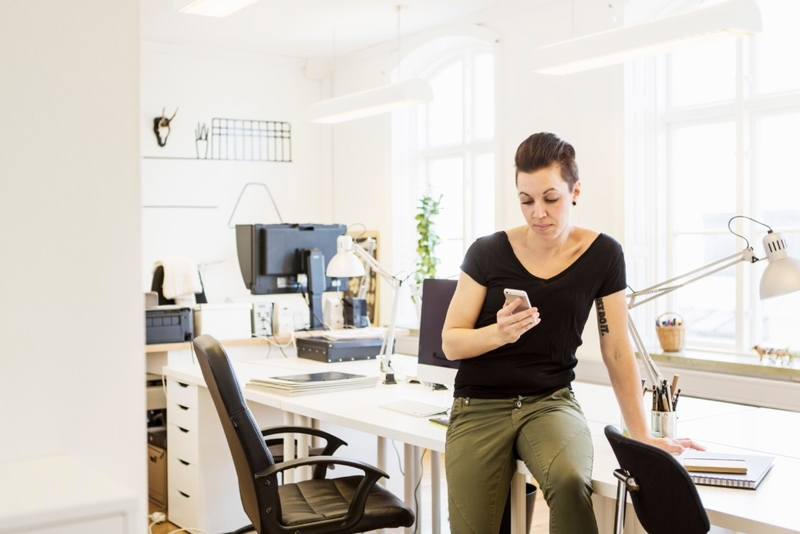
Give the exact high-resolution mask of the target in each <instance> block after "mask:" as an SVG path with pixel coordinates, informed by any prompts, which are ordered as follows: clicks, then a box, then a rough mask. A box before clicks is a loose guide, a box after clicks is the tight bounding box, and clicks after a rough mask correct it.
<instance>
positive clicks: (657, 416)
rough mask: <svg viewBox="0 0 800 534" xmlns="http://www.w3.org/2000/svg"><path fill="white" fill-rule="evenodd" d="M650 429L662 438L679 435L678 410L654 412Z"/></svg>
mask: <svg viewBox="0 0 800 534" xmlns="http://www.w3.org/2000/svg"><path fill="white" fill-rule="evenodd" d="M650 430H651V432H652V434H653V435H654V436H658V437H661V438H677V437H678V412H652V416H651V420H650Z"/></svg>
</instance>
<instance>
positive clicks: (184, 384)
mask: <svg viewBox="0 0 800 534" xmlns="http://www.w3.org/2000/svg"><path fill="white" fill-rule="evenodd" d="M177 384H178V385H179V386H180V387H182V388H188V387H189V384H186V383H185V382H178V383H177ZM187 497H188V495H187Z"/></svg>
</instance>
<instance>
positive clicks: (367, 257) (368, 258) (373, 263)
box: [353, 241, 401, 289]
mask: <svg viewBox="0 0 800 534" xmlns="http://www.w3.org/2000/svg"><path fill="white" fill-rule="evenodd" d="M353 252H355V254H356V256H358V257H359V258H361V260H362V261H364V263H366V264H367V265H369V268H370V269H372V270H373V271H375V272H376V273H378V274H379V275H381V276H382V277H383V278H384V279H385V280H386V281H387V282H388V283H389V284H390V285H391V286H392V287H393V288H394V289H397V288H399V287H400V284H401V281H400V280H399V279H397V278H396V277H395V276H394V275H393V274H391V273H390V272H389V271H387V270H386V269H384V268H383V266H382V265H381V264H380V263H378V260H376V259H375V258H373V257H372V254H370V253H369V252H367V251H366V250H364V248H363V247H362V246H361V245H359V244H358V243H356V242H355V241H353Z"/></svg>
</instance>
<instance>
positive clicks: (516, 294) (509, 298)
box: [503, 288, 531, 313]
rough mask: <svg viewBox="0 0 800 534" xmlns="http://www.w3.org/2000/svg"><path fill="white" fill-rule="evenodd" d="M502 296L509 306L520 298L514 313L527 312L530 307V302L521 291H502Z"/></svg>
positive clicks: (526, 295)
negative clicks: (520, 300)
mask: <svg viewBox="0 0 800 534" xmlns="http://www.w3.org/2000/svg"><path fill="white" fill-rule="evenodd" d="M503 294H504V295H505V296H506V302H508V303H509V304H511V303H512V302H514V301H515V300H516V299H517V298H521V299H522V302H521V303H520V304H519V305H518V306H517V308H516V309H515V310H514V313H517V312H521V311H522V310H527V309H528V308H530V307H531V301H530V300H529V299H528V294H527V293H526V292H524V291H522V290H521V289H508V288H506V289H504V290H503Z"/></svg>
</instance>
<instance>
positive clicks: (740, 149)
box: [625, 36, 800, 355]
mask: <svg viewBox="0 0 800 534" xmlns="http://www.w3.org/2000/svg"><path fill="white" fill-rule="evenodd" d="M757 46H758V37H757V36H756V37H744V38H740V39H738V40H737V42H736V46H735V54H736V56H735V65H736V78H735V98H734V100H732V101H731V100H728V101H720V102H714V103H708V104H700V105H694V106H684V107H675V108H673V107H670V101H671V98H670V91H671V83H672V80H671V75H672V72H671V71H672V69H671V58H670V57H669V56H666V57H665V56H660V57H656V58H650V59H644V60H638V61H635V62H630V63H629V64H627V65H626V67H625V80H626V81H625V91H626V96H625V110H626V129H627V128H630V129H631V131H630V132H629V133H628V135H627V137H626V139H627V142H628V143H632V142H633V140H634V139H635V138H636V137H637V136H643V137H644V138H645V139H646V141H645V143H646V145H647V147H646V150H647V152H648V154H652V155H653V156H654V157H652V158H650V161H649V162H648V163H647V164H646V165H647V169H646V172H645V173H644V174H645V176H646V179H647V181H648V182H647V183H646V184H638V185H637V184H634V183H633V181H634V180H636V179H637V176H638V175H637V174H636V173H634V172H631V171H632V170H634V169H637V170H639V169H641V162H640V161H639V166H638V167H637V166H636V159H637V158H639V159H641V158H642V156H643V155H642V154H639V155H634V154H633V153H634V152H636V149H634V150H630V151H629V150H626V168H627V169H628V172H626V187H631V188H632V189H636V188H638V189H639V190H641V189H642V188H644V189H645V190H646V191H647V192H648V193H647V194H650V195H652V194H654V193H656V192H659V193H663V194H666V197H664V198H666V199H667V202H666V203H665V204H666V205H665V206H664V205H659V203H657V202H655V201H653V199H652V198H651V199H650V200H649V201H648V203H647V206H646V207H642V206H638V207H637V206H632V205H631V204H632V203H631V202H630V201H629V202H627V203H626V206H627V208H626V214H625V218H626V225H625V227H626V245H627V243H628V241H629V238H630V241H631V242H632V243H633V244H634V247H633V248H634V249H635V250H636V249H637V248H638V245H640V244H641V243H642V242H643V241H642V239H641V237H640V236H638V235H637V232H636V230H634V228H636V227H640V226H641V227H644V228H646V230H645V234H646V236H647V239H649V240H650V242H651V243H652V244H651V245H650V246H649V247H647V252H645V253H644V254H643V253H642V251H638V254H636V255H635V257H634V263H635V265H636V266H637V268H641V267H642V266H644V270H645V272H646V275H645V276H644V277H643V276H642V275H641V274H639V275H635V278H636V279H637V281H638V282H640V283H641V282H642V280H643V279H644V278H646V279H647V280H648V281H649V282H650V283H648V284H647V285H652V283H654V282H657V281H660V280H664V279H668V278H671V277H673V276H676V275H680V274H683V273H680V272H676V269H675V266H674V251H675V246H676V242H677V236H678V235H683V234H686V233H687V232H677V231H676V230H675V225H674V220H675V218H676V217H677V211H678V208H679V202H678V199H676V195H675V193H674V189H673V188H674V180H672V173H673V171H674V166H675V159H674V158H675V157H676V155H675V153H674V139H675V132H676V130H677V129H678V128H681V127H686V126H690V125H701V124H709V123H719V122H727V121H731V122H733V124H734V128H735V134H734V135H735V143H736V147H735V158H736V162H735V169H736V171H735V172H736V177H735V186H736V190H737V193H736V203H735V209H736V214H737V215H748V216H750V217H752V218H754V219H756V220H760V221H763V222H764V223H766V224H770V221H766V220H763V218H762V213H761V209H762V207H763V205H762V203H761V196H762V194H763V192H762V191H761V190H760V188H759V187H758V163H759V162H758V157H759V155H760V152H759V140H760V137H759V128H760V125H761V121H762V120H763V119H764V118H765V117H770V116H784V115H792V114H796V113H800V87H798V88H797V89H795V90H791V91H783V92H776V93H758V92H757V79H756V76H755V73H757V72H758V67H759V65H758V64H757V61H758V56H757V53H756V52H757ZM637 76H638V77H642V76H644V80H643V79H641V78H640V79H635V78H636V77H637ZM644 101H646V102H647V105H648V106H649V109H645V108H644V107H643V106H642V102H644ZM642 114H644V115H645V116H646V117H647V118H646V120H642V119H641V116H642ZM629 146H631V145H629ZM770 226H772V228H773V229H774V230H776V231H779V232H781V233H790V234H800V228H780V227H776V226H775V225H772V224H771V225H770ZM732 228H733V230H734V231H735V232H736V233H737V234H739V235H743V236H745V237H746V238H747V239H748V241H749V243H750V246H752V247H753V248H754V250H755V253H756V256H758V257H764V256H765V253H764V251H763V248H762V246H761V238H762V237H763V230H764V228H763V227H761V226H759V225H755V224H752V223H749V222H748V221H746V220H743V219H736V220H735V221H734V223H733V224H732ZM689 233H691V234H694V235H710V234H727V233H728V230H727V228H720V229H719V230H716V229H715V230H714V231H701V230H700V231H692V232H689ZM728 235H730V234H728ZM738 242H741V248H739V249H737V250H741V249H744V247H745V243H744V242H743V241H742V240H739V239H737V243H738ZM626 248H627V246H626ZM734 252H736V250H732V251H731V254H733V253H734ZM647 253H650V254H651V257H650V258H649V259H645V258H644V255H645V254H647ZM796 254H797V252H795V255H796ZM764 263H765V262H764ZM756 265H757V266H758V265H759V264H756ZM629 269H630V267H629ZM732 269H734V270H735V287H736V297H735V299H736V308H735V313H734V315H735V339H734V340H733V344H732V345H731V344H727V346H720V345H718V344H715V343H702V342H698V341H697V340H693V341H692V345H691V346H690V347H688V348H689V349H690V350H691V349H696V350H699V351H707V352H723V353H726V354H731V355H743V354H750V353H751V352H752V351H751V350H750V349H751V347H752V346H753V344H754V343H755V342H757V340H759V339H761V337H762V322H763V318H764V315H763V308H762V307H761V306H760V304H759V303H760V300H759V298H758V281H759V278H760V275H761V272H763V266H760V268H759V267H756V268H754V266H747V265H742V264H739V265H737V266H736V267H734V268H732ZM699 283H703V282H702V281H700V282H699ZM634 289H640V287H636V286H634ZM679 291H685V290H679ZM675 297H679V295H666V296H665V297H663V298H662V299H658V300H656V301H654V303H653V304H648V305H646V306H642V307H641V308H642V310H641V311H639V310H636V311H632V316H633V318H634V321H635V322H636V323H637V324H649V322H650V320H652V317H655V316H656V315H654V314H656V313H657V312H656V310H657V309H658V310H663V309H672V307H673V301H674V298H675ZM637 317H638V319H637ZM647 317H649V318H650V319H649V320H648V319H647ZM755 319H758V320H755ZM643 330H645V332H643V334H645V336H644V337H645V342H646V344H647V345H648V346H657V340H656V337H655V332H650V330H653V329H643Z"/></svg>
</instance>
